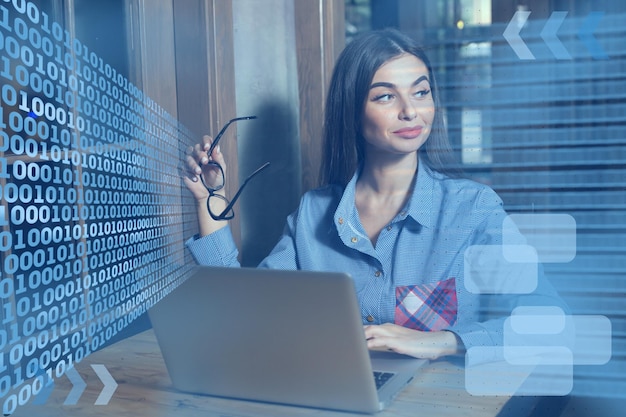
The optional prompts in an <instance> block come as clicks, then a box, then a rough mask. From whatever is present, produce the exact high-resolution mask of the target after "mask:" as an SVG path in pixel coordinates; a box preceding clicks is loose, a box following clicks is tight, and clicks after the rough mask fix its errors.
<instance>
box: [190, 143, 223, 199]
mask: <svg viewBox="0 0 626 417" xmlns="http://www.w3.org/2000/svg"><path fill="white" fill-rule="evenodd" d="M212 142H213V139H212V138H211V137H210V136H204V137H203V138H202V143H197V144H196V145H194V146H190V147H188V148H187V152H186V154H187V156H186V161H185V165H186V175H185V177H184V182H185V185H186V186H187V188H188V189H189V191H191V194H193V196H194V197H195V199H196V200H197V201H204V202H206V199H207V198H209V191H208V190H207V188H206V187H205V186H204V185H203V184H202V181H201V180H200V175H202V176H203V178H204V183H205V184H206V185H207V186H209V187H213V188H219V187H218V185H219V184H218V182H219V181H220V180H219V178H218V177H219V175H220V172H219V168H217V167H216V166H215V165H212V164H209V162H210V161H213V162H216V163H218V164H219V165H220V166H221V167H222V170H223V171H224V173H225V172H226V163H225V161H224V155H223V154H222V152H221V151H220V147H219V145H218V146H216V147H215V149H213V152H212V153H211V155H209V154H208V153H207V152H208V151H209V148H210V147H211V143H212ZM220 191H221V190H220ZM205 204H206V203H205Z"/></svg>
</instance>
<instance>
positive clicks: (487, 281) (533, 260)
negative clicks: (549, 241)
mask: <svg viewBox="0 0 626 417" xmlns="http://www.w3.org/2000/svg"><path fill="white" fill-rule="evenodd" d="M517 248H518V250H521V251H523V252H524V256H523V258H522V259H520V262H511V261H509V260H508V259H505V257H504V255H503V251H502V246H500V245H473V246H470V247H468V248H467V249H466V250H465V254H464V281H465V288H466V289H467V290H468V291H469V292H471V293H473V294H528V293H531V292H533V291H534V290H535V288H537V275H538V264H537V256H536V253H535V251H534V249H533V248H532V247H530V246H520V245H518V246H517Z"/></svg>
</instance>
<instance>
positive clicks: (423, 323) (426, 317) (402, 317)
mask: <svg viewBox="0 0 626 417" xmlns="http://www.w3.org/2000/svg"><path fill="white" fill-rule="evenodd" d="M455 281H456V280H455V279H454V278H449V279H447V280H445V281H440V282H435V283H430V284H419V285H405V286H399V287H396V311H395V317H394V322H395V324H398V325H400V326H404V327H408V328H411V329H415V330H421V331H437V330H443V329H446V328H448V327H450V326H452V325H453V324H454V323H455V322H456V317H457V298H456V283H455Z"/></svg>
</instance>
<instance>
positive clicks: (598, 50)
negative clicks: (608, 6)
mask: <svg viewBox="0 0 626 417" xmlns="http://www.w3.org/2000/svg"><path fill="white" fill-rule="evenodd" d="M603 16H604V12H592V13H589V16H587V18H586V19H585V21H584V22H583V25H582V26H581V27H580V29H579V31H578V38H580V40H581V41H582V42H583V43H584V44H585V47H586V48H587V50H589V52H590V53H591V56H592V57H593V58H594V59H608V57H609V56H608V55H607V54H606V52H604V49H602V46H600V44H599V43H598V40H597V39H596V38H595V36H593V32H595V30H596V29H597V28H598V25H599V24H600V20H602V17H603Z"/></svg>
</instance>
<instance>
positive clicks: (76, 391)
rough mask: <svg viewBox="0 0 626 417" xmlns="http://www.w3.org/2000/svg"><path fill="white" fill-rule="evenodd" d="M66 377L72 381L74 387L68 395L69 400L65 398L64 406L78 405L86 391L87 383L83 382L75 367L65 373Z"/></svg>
mask: <svg viewBox="0 0 626 417" xmlns="http://www.w3.org/2000/svg"><path fill="white" fill-rule="evenodd" d="M65 376H67V379H69V380H70V382H71V383H72V385H73V387H72V390H71V391H70V393H69V394H68V395H67V398H65V402H64V403H63V404H64V405H76V404H77V403H78V399H79V398H80V396H81V395H82V394H83V391H85V388H86V387H87V384H85V381H83V379H82V378H81V377H80V375H79V374H78V371H76V368H74V367H73V366H72V367H71V368H68V369H67V370H66V371H65Z"/></svg>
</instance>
